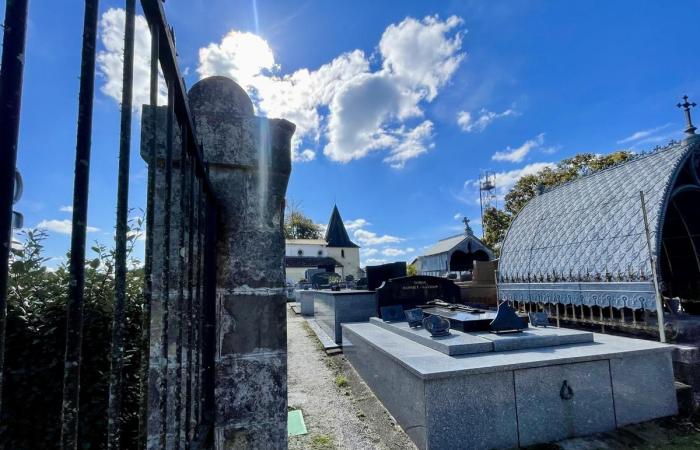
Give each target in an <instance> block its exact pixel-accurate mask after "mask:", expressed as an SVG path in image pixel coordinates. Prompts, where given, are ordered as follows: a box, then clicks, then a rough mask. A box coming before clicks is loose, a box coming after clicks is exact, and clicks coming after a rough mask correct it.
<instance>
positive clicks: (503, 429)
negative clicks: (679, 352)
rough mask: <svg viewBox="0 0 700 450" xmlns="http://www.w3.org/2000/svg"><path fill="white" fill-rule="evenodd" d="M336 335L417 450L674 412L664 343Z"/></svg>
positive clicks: (383, 332) (541, 335)
mask: <svg viewBox="0 0 700 450" xmlns="http://www.w3.org/2000/svg"><path fill="white" fill-rule="evenodd" d="M342 328H343V351H344V353H345V355H346V357H347V358H348V360H349V361H350V363H351V364H352V365H353V367H354V368H355V369H356V370H357V372H358V373H359V374H360V376H361V377H362V378H363V379H364V381H365V382H366V383H367V384H368V386H369V387H370V388H371V389H372V391H373V392H374V393H375V395H376V396H377V397H378V398H379V399H380V400H381V402H382V403H383V404H384V406H385V407H386V408H387V409H388V410H389V412H390V413H391V414H392V415H393V416H394V417H395V418H396V420H397V421H398V423H399V424H400V425H401V426H402V427H403V429H404V430H405V431H406V433H407V434H408V435H409V436H410V437H411V439H412V440H413V441H414V442H415V444H416V445H417V446H418V448H420V449H441V450H450V449H463V448H469V449H491V448H494V449H500V448H512V447H518V446H527V445H534V444H538V443H545V442H552V441H556V440H560V439H564V438H568V437H573V436H580V435H587V434H591V433H597V432H604V431H610V430H613V429H615V428H617V427H620V426H623V425H627V424H631V423H637V422H642V421H646V420H651V419H655V418H658V417H663V416H669V415H673V414H676V413H677V403H676V394H675V389H674V379H673V369H672V365H671V353H672V347H671V346H668V345H664V344H659V343H656V342H649V341H643V340H638V339H630V338H623V337H617V336H610V335H602V334H596V333H591V332H587V331H578V330H569V329H564V328H554V327H547V328H535V327H531V326H528V327H527V328H525V329H523V330H522V331H520V332H515V333H507V334H496V333H492V332H489V331H480V332H470V333H464V332H462V331H459V330H454V329H452V330H450V332H449V335H446V336H444V337H439V338H435V337H432V336H431V334H430V333H429V332H428V330H426V329H424V328H423V327H418V328H412V327H411V326H409V324H408V322H406V321H402V322H385V321H383V320H381V319H379V318H371V319H370V321H369V322H367V323H346V324H343V325H342Z"/></svg>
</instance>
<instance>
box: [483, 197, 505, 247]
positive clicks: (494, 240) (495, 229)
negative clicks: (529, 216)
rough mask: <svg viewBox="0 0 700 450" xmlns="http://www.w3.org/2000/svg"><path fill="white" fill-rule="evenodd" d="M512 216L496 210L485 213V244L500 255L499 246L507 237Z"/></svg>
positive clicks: (492, 209) (490, 209)
mask: <svg viewBox="0 0 700 450" xmlns="http://www.w3.org/2000/svg"><path fill="white" fill-rule="evenodd" d="M510 221H511V219H510V215H509V214H508V213H507V212H505V211H501V210H500V209H496V208H487V209H486V210H485V211H484V243H485V244H486V245H488V246H489V247H491V248H492V249H494V251H496V253H499V248H498V247H499V245H500V243H501V242H503V239H504V238H505V237H506V231H507V230H508V226H509V225H510Z"/></svg>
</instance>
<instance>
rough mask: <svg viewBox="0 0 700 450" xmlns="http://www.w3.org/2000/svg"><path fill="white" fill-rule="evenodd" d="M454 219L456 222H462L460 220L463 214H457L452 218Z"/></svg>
mask: <svg viewBox="0 0 700 450" xmlns="http://www.w3.org/2000/svg"><path fill="white" fill-rule="evenodd" d="M452 218H453V219H454V220H460V219H461V218H462V214H461V213H456V214H455V215H454V216H452Z"/></svg>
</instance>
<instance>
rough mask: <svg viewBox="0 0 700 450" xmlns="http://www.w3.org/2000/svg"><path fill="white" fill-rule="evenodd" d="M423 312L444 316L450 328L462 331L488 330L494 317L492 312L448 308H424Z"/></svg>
mask: <svg viewBox="0 0 700 450" xmlns="http://www.w3.org/2000/svg"><path fill="white" fill-rule="evenodd" d="M423 312H424V313H425V314H427V315H435V316H440V317H444V318H445V319H447V320H449V321H450V327H451V328H453V329H455V330H459V331H464V332H472V331H488V330H490V325H489V324H490V323H491V321H492V320H493V319H494V318H495V317H496V314H495V313H493V312H482V313H472V312H468V311H463V310H459V309H456V310H450V309H448V308H426V309H424V310H423Z"/></svg>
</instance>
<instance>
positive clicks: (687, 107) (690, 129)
mask: <svg viewBox="0 0 700 450" xmlns="http://www.w3.org/2000/svg"><path fill="white" fill-rule="evenodd" d="M676 106H677V107H679V108H683V111H685V120H686V122H688V128H686V129H685V134H687V135H694V134H695V130H697V128H695V127H694V126H693V121H692V120H691V119H690V108H694V107H695V102H689V101H688V96H687V95H684V96H683V103H678V104H677V105H676Z"/></svg>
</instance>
